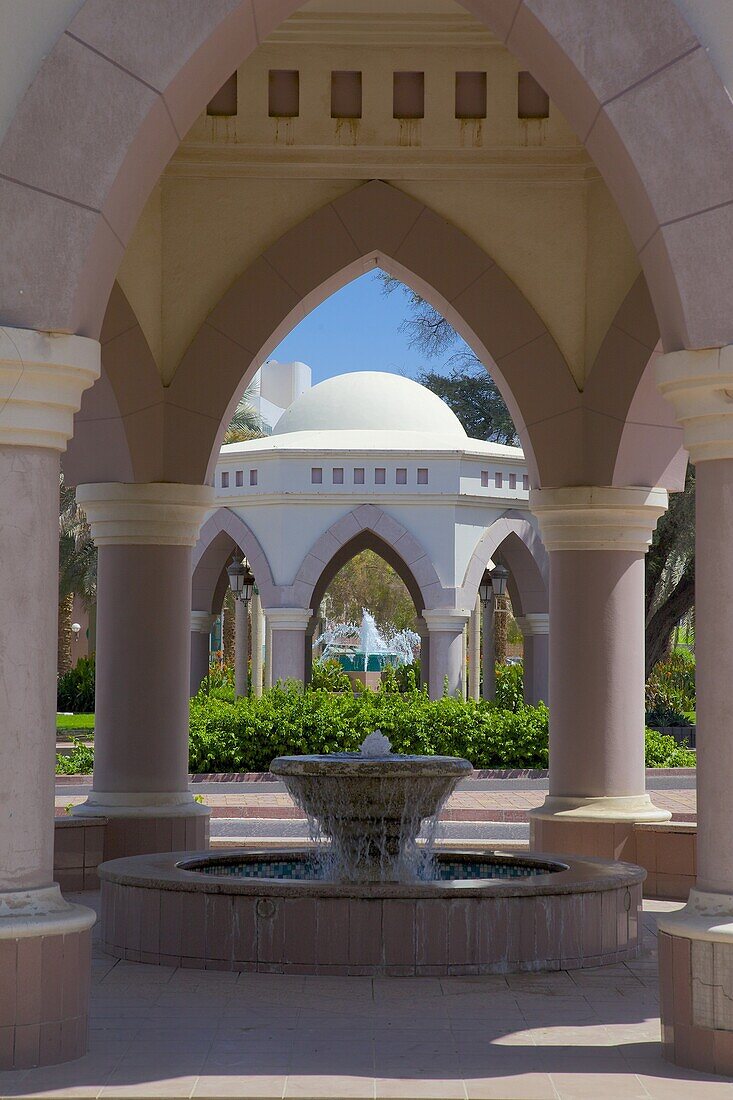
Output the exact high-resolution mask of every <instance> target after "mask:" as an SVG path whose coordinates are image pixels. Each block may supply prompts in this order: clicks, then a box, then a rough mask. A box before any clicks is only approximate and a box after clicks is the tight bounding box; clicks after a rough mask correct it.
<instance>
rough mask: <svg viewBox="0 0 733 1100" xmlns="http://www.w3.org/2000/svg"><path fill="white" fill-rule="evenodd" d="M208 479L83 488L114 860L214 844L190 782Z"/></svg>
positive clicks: (98, 810)
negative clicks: (196, 567) (195, 613)
mask: <svg viewBox="0 0 733 1100" xmlns="http://www.w3.org/2000/svg"><path fill="white" fill-rule="evenodd" d="M213 497H214V491H213V489H212V488H211V487H209V486H207V485H179V484H169V483H166V484H121V483H118V482H112V483H105V484H89V485H80V486H79V488H78V490H77V498H78V500H79V503H80V504H81V505H82V507H83V508H84V510H85V511H86V514H87V519H88V520H89V524H90V527H91V530H92V537H93V538H94V541H95V543H96V545H97V547H98V561H97V698H96V721H95V730H94V779H93V784H92V790H91V792H90V794H89V796H88V798H87V800H86V802H85V803H83V804H82V805H81V806H79V807H77V808H76V809H75V810H74V814H81V815H86V816H89V815H95V814H103V815H104V816H105V817H107V818H108V819H109V824H108V826H107V828H106V829H105V846H104V858H105V859H113V858H115V857H116V856H124V855H136V854H138V853H141V852H171V851H191V850H196V849H199V848H205V847H207V846H208V825H209V811H208V809H207V808H206V807H205V806H202V805H199V804H198V803H196V802H194V799H193V795H192V794H191V792H190V791H189V789H188V701H189V694H188V693H189V686H190V661H191V652H190V645H191V630H190V627H191V612H190V598H191V597H190V593H191V549H192V547H193V545H194V543H195V542H196V539H197V538H198V532H199V527H200V526H201V523H202V521H203V518H204V516H205V514H206V512H207V510H208V509H209V507H210V506H211V504H212V502H213Z"/></svg>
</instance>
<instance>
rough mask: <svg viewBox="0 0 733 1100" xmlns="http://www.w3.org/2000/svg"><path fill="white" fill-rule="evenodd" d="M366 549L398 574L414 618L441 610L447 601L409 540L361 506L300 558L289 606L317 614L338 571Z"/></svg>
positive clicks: (370, 507)
mask: <svg viewBox="0 0 733 1100" xmlns="http://www.w3.org/2000/svg"><path fill="white" fill-rule="evenodd" d="M367 549H370V550H374V551H375V552H376V553H378V554H379V555H380V556H381V557H383V558H384V560H385V561H386V562H387V563H388V564H389V565H391V566H392V567H393V568H394V569H395V571H396V572H397V573H398V574H399V576H400V577H401V578H402V580H403V581H404V583H405V586H406V588H407V590H408V591H409V593H410V595H411V596H412V599H413V602H414V604H415V610H416V612H417V613H418V614H421V613H422V611H423V610H425V609H426V608H434V607H442V606H445V601H446V599H448V600H449V599H450V596H451V594H450V593H448V592H447V590H446V589H444V588H443V586H442V584H441V583H440V579H439V577H438V574H437V572H436V571H435V566H434V565H433V563H432V561H431V560H430V558H429V557H428V555H427V554H426V553H425V550H424V548H423V547H422V546H421V545H420V543H419V542H418V540H417V539H416V538H415V536H414V535H412V534H411V533H410V532H409V531H408V530H407V528H406V527H404V526H403V525H402V524H401V523H400V522H399V520H396V519H395V518H394V516H390V515H389V514H388V513H387V512H385V511H384V510H383V509H382V508H379V507H378V506H377V505H376V504H361V505H359V507H358V508H354V509H353V511H351V512H348V513H347V514H346V515H345V516H342V517H341V518H340V519H339V520H337V521H336V522H335V523H333V524H332V525H331V526H330V527H329V528H328V530H327V531H324V532H323V534H322V535H321V536H320V537H319V538H318V539H317V540H316V541H315V543H314V544H313V546H311V548H310V550H309V551H308V553H307V554H306V555H305V557H304V558H303V561H302V562H301V564H300V567H299V569H298V572H297V574H296V577H295V581H294V582H293V594H294V602H295V605H296V606H298V607H310V608H312V609H313V610H317V608H318V606H319V604H320V601H321V599H322V598H323V594H324V593H325V591H326V589H327V588H328V585H329V584H330V583H331V581H332V580H333V578H334V577H335V576H336V573H337V572H338V571H339V569H340V568H341V567H342V566H343V565H345V564H346V562H347V561H349V560H350V559H351V558H352V557H354V555H355V554H357V553H359V552H360V551H361V550H367Z"/></svg>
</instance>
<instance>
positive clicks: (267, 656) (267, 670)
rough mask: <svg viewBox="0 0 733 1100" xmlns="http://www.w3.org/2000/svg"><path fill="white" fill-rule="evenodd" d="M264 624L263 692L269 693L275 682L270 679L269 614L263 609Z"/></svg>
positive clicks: (270, 633)
mask: <svg viewBox="0 0 733 1100" xmlns="http://www.w3.org/2000/svg"><path fill="white" fill-rule="evenodd" d="M263 616H264V624H265V690H266V691H269V689H270V688H271V687H272V685H273V684H274V683H275V681H274V680H273V678H272V623H271V622H270V618H269V612H268V611H265V610H264V608H263Z"/></svg>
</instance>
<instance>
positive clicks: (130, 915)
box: [99, 849, 645, 976]
mask: <svg viewBox="0 0 733 1100" xmlns="http://www.w3.org/2000/svg"><path fill="white" fill-rule="evenodd" d="M435 867H436V871H435V875H436V877H435V878H434V879H432V880H430V881H420V882H411V883H386V882H379V883H369V884H364V883H340V882H339V883H336V882H329V881H325V880H324V879H322V878H321V879H319V878H315V877H309V876H310V875H311V874H314V875H315V874H318V873H319V871H318V865H317V864H315V863H314V862H313V859H312V854H311V855H309V854H308V853H307V852H306V853H303V852H294V851H292V850H274V849H267V850H255V849H239V850H233V851H229V852H226V853H225V854H221V855H218V856H213V855H212V853H211V852H201V853H198V854H195V855H192V854H191V853H190V852H180V853H164V854H157V855H142V856H132V857H128V858H125V859H115V860H111V861H110V862H108V863H104V864H102V865H101V866H100V868H99V875H100V879H101V880H102V948H103V950H104V951H106V952H108V953H109V954H111V955H114V956H116V957H117V958H122V959H129V960H132V961H135V962H147V963H157V964H159V965H164V966H188V967H199V968H202V969H212V970H234V971H259V972H265V973H297V974H334V975H336V974H341V975H404V976H411V975H438V976H441V975H459V974H495V973H500V974H504V973H510V972H513V971H522V970H561V969H563V970H564V969H568V970H569V969H575V968H578V967H583V966H600V965H602V964H605V963H615V962H620V961H623V960H624V959H628V958H632V957H634V956H635V955H636V954H637V952H638V950H639V947H640V944H641V929H642V925H641V887H642V882H643V880H644V878H645V872H644V871H643V870H642V868H640V867H635V866H634V865H632V864H629V863H619V862H614V861H611V860H601V859H594V860H576V859H566V858H565V857H564V856H553V855H540V854H538V855H534V854H533V855H528V856H514V855H510V854H507V853H502V852H501V851H500V850H484V851H481V852H478V853H477V852H463V851H462V852H456V851H450V852H441V853H438V854H437V856H436V857H435Z"/></svg>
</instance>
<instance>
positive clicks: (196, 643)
mask: <svg viewBox="0 0 733 1100" xmlns="http://www.w3.org/2000/svg"><path fill="white" fill-rule="evenodd" d="M215 622H216V615H211V614H210V613H209V612H208V611H192V612H191V680H190V684H189V689H188V690H189V695H195V694H196V693H197V691H198V690H199V688H200V687H201V684H202V682H203V681H204V680H205V679H206V677H207V676H208V674H209V646H210V639H211V628H212V627H213V625H214V623H215Z"/></svg>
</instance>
